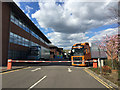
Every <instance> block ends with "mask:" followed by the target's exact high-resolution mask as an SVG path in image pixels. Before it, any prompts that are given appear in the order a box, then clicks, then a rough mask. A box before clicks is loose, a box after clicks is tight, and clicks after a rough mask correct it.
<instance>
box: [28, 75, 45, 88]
mask: <svg viewBox="0 0 120 90" xmlns="http://www.w3.org/2000/svg"><path fill="white" fill-rule="evenodd" d="M46 77H47V76H44V77H43V78H41V79H40V80H39V81H37V82H36V83H35V84H33V85H32V86H31V87H29V89H28V90H30V89H32V88H33V87H35V86H36V85H37V84H38V83H40V82H41V81H42V80H43V79H45V78H46Z"/></svg>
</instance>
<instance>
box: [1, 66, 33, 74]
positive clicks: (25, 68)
mask: <svg viewBox="0 0 120 90" xmlns="http://www.w3.org/2000/svg"><path fill="white" fill-rule="evenodd" d="M28 68H31V67H26V68H21V69H18V70H12V71H7V72H3V73H0V74H6V73H11V72H15V71H19V70H22V69H28Z"/></svg>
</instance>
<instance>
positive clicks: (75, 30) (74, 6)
mask: <svg viewBox="0 0 120 90" xmlns="http://www.w3.org/2000/svg"><path fill="white" fill-rule="evenodd" d="M14 1H15V3H16V4H17V5H18V6H19V7H20V8H21V9H22V11H23V12H24V13H25V14H26V15H27V16H28V17H29V18H30V19H31V20H32V22H33V23H35V25H36V26H37V27H38V28H39V29H40V30H41V32H43V33H44V34H45V35H46V37H47V38H48V39H49V40H50V41H51V42H52V44H53V45H55V46H58V47H62V48H64V49H70V48H71V47H72V45H73V44H75V43H80V42H89V43H92V42H94V41H96V40H102V38H103V37H104V36H105V35H106V34H107V35H114V34H117V33H118V25H117V23H116V22H115V21H116V18H114V16H115V14H114V12H113V11H112V10H111V9H112V8H116V9H117V7H118V6H117V2H113V1H116V0H104V1H103V2H98V1H99V0H98V1H96V0H93V1H92V2H90V0H48V1H47V0H37V1H36V0H30V1H31V2H24V0H22V1H21V0H14Z"/></svg>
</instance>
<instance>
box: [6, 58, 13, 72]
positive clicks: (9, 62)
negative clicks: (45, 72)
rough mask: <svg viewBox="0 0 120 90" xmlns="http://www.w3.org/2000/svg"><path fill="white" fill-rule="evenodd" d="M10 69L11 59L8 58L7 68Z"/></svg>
mask: <svg viewBox="0 0 120 90" xmlns="http://www.w3.org/2000/svg"><path fill="white" fill-rule="evenodd" d="M10 69H12V59H8V63H7V70H10Z"/></svg>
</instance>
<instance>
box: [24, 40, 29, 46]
mask: <svg viewBox="0 0 120 90" xmlns="http://www.w3.org/2000/svg"><path fill="white" fill-rule="evenodd" d="M24 42H25V46H27V47H28V44H29V41H28V40H27V39H24Z"/></svg>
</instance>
